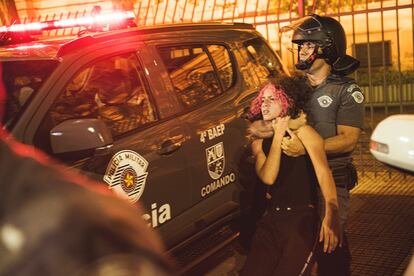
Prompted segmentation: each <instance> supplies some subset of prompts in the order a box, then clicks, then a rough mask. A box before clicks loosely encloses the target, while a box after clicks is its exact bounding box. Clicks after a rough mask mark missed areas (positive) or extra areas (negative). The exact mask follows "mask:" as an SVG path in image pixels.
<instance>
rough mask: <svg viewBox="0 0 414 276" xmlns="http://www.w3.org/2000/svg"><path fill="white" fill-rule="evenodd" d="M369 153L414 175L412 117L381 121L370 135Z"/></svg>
mask: <svg viewBox="0 0 414 276" xmlns="http://www.w3.org/2000/svg"><path fill="white" fill-rule="evenodd" d="M370 151H371V153H372V155H374V157H375V158H376V159H378V160H379V161H381V162H383V163H385V164H388V165H391V166H393V167H396V168H399V169H402V170H404V171H409V172H411V173H414V115H408V114H401V115H393V116H390V117H388V118H386V119H384V120H383V121H381V122H380V123H379V124H378V125H377V127H376V128H375V129H374V132H373V133H372V135H371V143H370Z"/></svg>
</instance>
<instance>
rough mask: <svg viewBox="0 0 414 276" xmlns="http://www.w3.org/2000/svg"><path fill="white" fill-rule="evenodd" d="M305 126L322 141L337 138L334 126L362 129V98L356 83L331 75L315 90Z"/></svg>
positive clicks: (350, 79)
mask: <svg viewBox="0 0 414 276" xmlns="http://www.w3.org/2000/svg"><path fill="white" fill-rule="evenodd" d="M308 113H309V114H308V118H307V120H308V123H309V125H311V126H312V127H313V128H314V129H316V131H317V132H318V133H319V135H321V136H322V137H323V139H326V138H329V137H332V136H336V135H337V132H336V127H337V125H345V126H352V127H357V128H361V129H362V128H363V123H364V95H363V93H362V91H361V88H360V87H359V86H358V85H357V84H356V83H355V80H354V79H352V78H348V77H341V76H337V75H330V76H328V77H327V78H326V80H325V81H323V82H322V83H321V84H320V85H319V86H317V87H316V88H315V89H314V92H313V93H312V96H311V98H310V100H309V103H308Z"/></svg>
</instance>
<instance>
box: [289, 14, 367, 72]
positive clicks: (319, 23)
mask: <svg viewBox="0 0 414 276" xmlns="http://www.w3.org/2000/svg"><path fill="white" fill-rule="evenodd" d="M290 29H293V31H294V32H293V36H292V42H293V43H295V44H298V47H299V51H298V63H297V64H295V66H296V68H297V69H299V70H305V69H309V68H310V67H311V66H312V64H313V63H314V61H315V60H316V59H318V58H322V59H324V60H325V61H326V62H327V63H328V64H329V65H331V66H332V72H333V73H336V74H339V75H347V74H350V73H352V72H354V71H355V70H356V69H357V68H358V67H359V61H358V60H357V59H355V58H353V57H351V56H349V55H347V54H346V36H345V31H344V28H343V27H342V26H341V24H340V23H339V22H338V21H337V20H335V19H333V18H331V17H328V16H319V15H316V14H313V15H310V16H307V17H304V18H303V19H301V20H299V21H297V22H295V23H294V24H292V25H291V26H290ZM305 42H313V43H314V44H315V48H314V50H313V53H312V54H311V55H310V56H309V57H308V59H306V60H302V61H301V60H300V56H299V54H300V49H301V47H302V45H303V44H304V43H305Z"/></svg>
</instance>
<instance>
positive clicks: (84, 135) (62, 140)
mask: <svg viewBox="0 0 414 276" xmlns="http://www.w3.org/2000/svg"><path fill="white" fill-rule="evenodd" d="M50 142H51V146H52V151H53V153H55V154H58V153H68V152H74V151H80V150H91V149H97V148H100V147H105V146H108V145H110V144H112V143H113V139H112V134H111V131H110V130H109V129H108V127H107V126H106V125H105V123H104V122H103V121H102V120H101V119H71V120H67V121H64V122H62V123H60V124H58V125H57V126H55V127H54V128H53V129H52V130H51V131H50Z"/></svg>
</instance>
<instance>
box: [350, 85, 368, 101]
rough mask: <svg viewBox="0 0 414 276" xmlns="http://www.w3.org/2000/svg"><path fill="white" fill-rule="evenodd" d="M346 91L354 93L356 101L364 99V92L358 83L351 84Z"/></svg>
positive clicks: (353, 96)
mask: <svg viewBox="0 0 414 276" xmlns="http://www.w3.org/2000/svg"><path fill="white" fill-rule="evenodd" d="M346 91H347V92H349V93H352V94H351V96H352V98H354V100H355V102H357V103H359V104H360V103H362V102H363V101H364V94H362V92H361V88H359V86H358V85H356V84H351V85H350V86H349V87H348V89H347V90H346Z"/></svg>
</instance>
